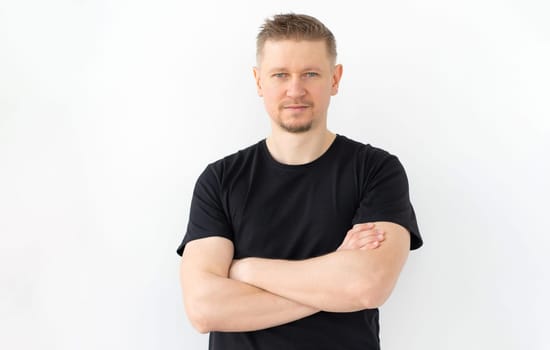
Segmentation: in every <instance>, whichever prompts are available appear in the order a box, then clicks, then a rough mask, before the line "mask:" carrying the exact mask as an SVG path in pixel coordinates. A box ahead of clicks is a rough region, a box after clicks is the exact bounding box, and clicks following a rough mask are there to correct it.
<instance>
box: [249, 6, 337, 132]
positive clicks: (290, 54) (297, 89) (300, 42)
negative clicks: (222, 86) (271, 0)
mask: <svg viewBox="0 0 550 350" xmlns="http://www.w3.org/2000/svg"><path fill="white" fill-rule="evenodd" d="M256 57H257V67H254V77H255V79H256V86H257V89H258V94H259V95H260V96H262V97H263V98H264V103H265V107H266V110H267V112H268V114H269V116H270V117H271V120H272V126H273V127H274V128H277V130H282V131H285V132H290V133H303V132H307V131H310V130H311V129H315V128H317V129H319V128H320V129H322V128H326V115H327V110H328V106H329V102H330V97H331V96H333V95H335V94H336V93H337V92H338V83H339V81H340V77H341V75H342V66H341V65H335V62H336V43H335V40H334V36H333V35H332V33H331V32H330V30H328V28H326V27H325V26H324V25H323V24H322V23H321V22H319V21H318V20H317V19H315V18H313V17H311V16H306V15H297V14H286V15H277V16H275V17H274V18H273V19H268V20H266V22H265V24H264V25H263V26H262V29H261V31H260V33H259V34H258V37H257V56H256Z"/></svg>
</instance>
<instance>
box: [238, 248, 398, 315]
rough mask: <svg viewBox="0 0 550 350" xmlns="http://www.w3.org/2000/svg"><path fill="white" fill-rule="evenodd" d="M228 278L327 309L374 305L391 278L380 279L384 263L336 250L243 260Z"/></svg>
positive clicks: (360, 307)
mask: <svg viewBox="0 0 550 350" xmlns="http://www.w3.org/2000/svg"><path fill="white" fill-rule="evenodd" d="M240 263H242V264H241V266H237V269H236V270H235V271H233V269H232V271H233V273H234V275H233V276H232V277H234V278H236V279H239V280H242V281H244V282H247V283H250V284H252V285H255V286H257V287H259V288H262V289H265V290H267V291H269V292H272V293H274V294H277V295H280V296H282V297H285V298H288V299H291V300H295V301H297V302H299V303H302V304H306V305H309V306H311V307H314V308H317V309H320V310H324V311H331V312H351V311H357V310H362V309H366V308H374V307H377V306H379V304H381V303H382V302H383V299H384V297H383V296H385V295H389V292H390V291H388V290H383V289H384V288H386V289H388V288H389V289H390V290H391V288H393V285H394V283H395V281H384V280H383V279H384V278H386V274H385V269H384V265H383V264H380V260H377V259H373V258H372V255H370V254H368V253H365V252H361V251H350V250H348V251H337V252H334V253H331V254H327V255H323V256H320V257H316V258H311V259H306V260H301V261H289V260H272V259H261V258H248V259H243V261H241V262H240Z"/></svg>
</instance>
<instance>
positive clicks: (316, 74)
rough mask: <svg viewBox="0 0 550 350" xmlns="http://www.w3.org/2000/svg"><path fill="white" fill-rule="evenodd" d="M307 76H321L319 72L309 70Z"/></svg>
mask: <svg viewBox="0 0 550 350" xmlns="http://www.w3.org/2000/svg"><path fill="white" fill-rule="evenodd" d="M305 76H306V77H308V78H314V77H318V76H319V73H316V72H307V73H305Z"/></svg>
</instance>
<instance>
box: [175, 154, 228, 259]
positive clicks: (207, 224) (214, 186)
mask: <svg viewBox="0 0 550 350" xmlns="http://www.w3.org/2000/svg"><path fill="white" fill-rule="evenodd" d="M222 196H223V193H222V189H221V180H220V175H219V174H217V173H216V171H215V168H214V166H213V165H212V164H211V165H209V166H208V167H207V168H206V169H205V170H204V171H203V173H202V174H201V175H200V176H199V178H198V180H197V182H196V184H195V189H194V191H193V198H192V200H191V209H190V212H189V223H188V224H187V232H186V233H185V236H184V238H183V241H182V242H181V244H180V245H179V247H178V249H177V253H178V254H179V255H180V256H181V255H182V254H183V250H184V248H185V245H186V244H187V243H188V242H190V241H193V240H195V239H200V238H206V237H212V236H221V237H225V238H227V239H230V240H233V229H232V226H231V224H230V221H229V219H228V215H227V208H226V207H225V206H224V205H223V202H224V201H223V200H222Z"/></svg>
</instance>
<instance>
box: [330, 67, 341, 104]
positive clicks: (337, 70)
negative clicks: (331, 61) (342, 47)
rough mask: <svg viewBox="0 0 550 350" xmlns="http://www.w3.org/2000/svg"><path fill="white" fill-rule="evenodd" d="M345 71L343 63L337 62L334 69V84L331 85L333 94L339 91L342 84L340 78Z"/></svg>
mask: <svg viewBox="0 0 550 350" xmlns="http://www.w3.org/2000/svg"><path fill="white" fill-rule="evenodd" d="M343 71H344V68H343V67H342V65H341V64H337V65H335V66H334V69H333V71H332V85H331V87H330V93H331V95H332V96H334V95H336V94H337V93H338V86H339V84H340V79H341V78H342V73H343Z"/></svg>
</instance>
